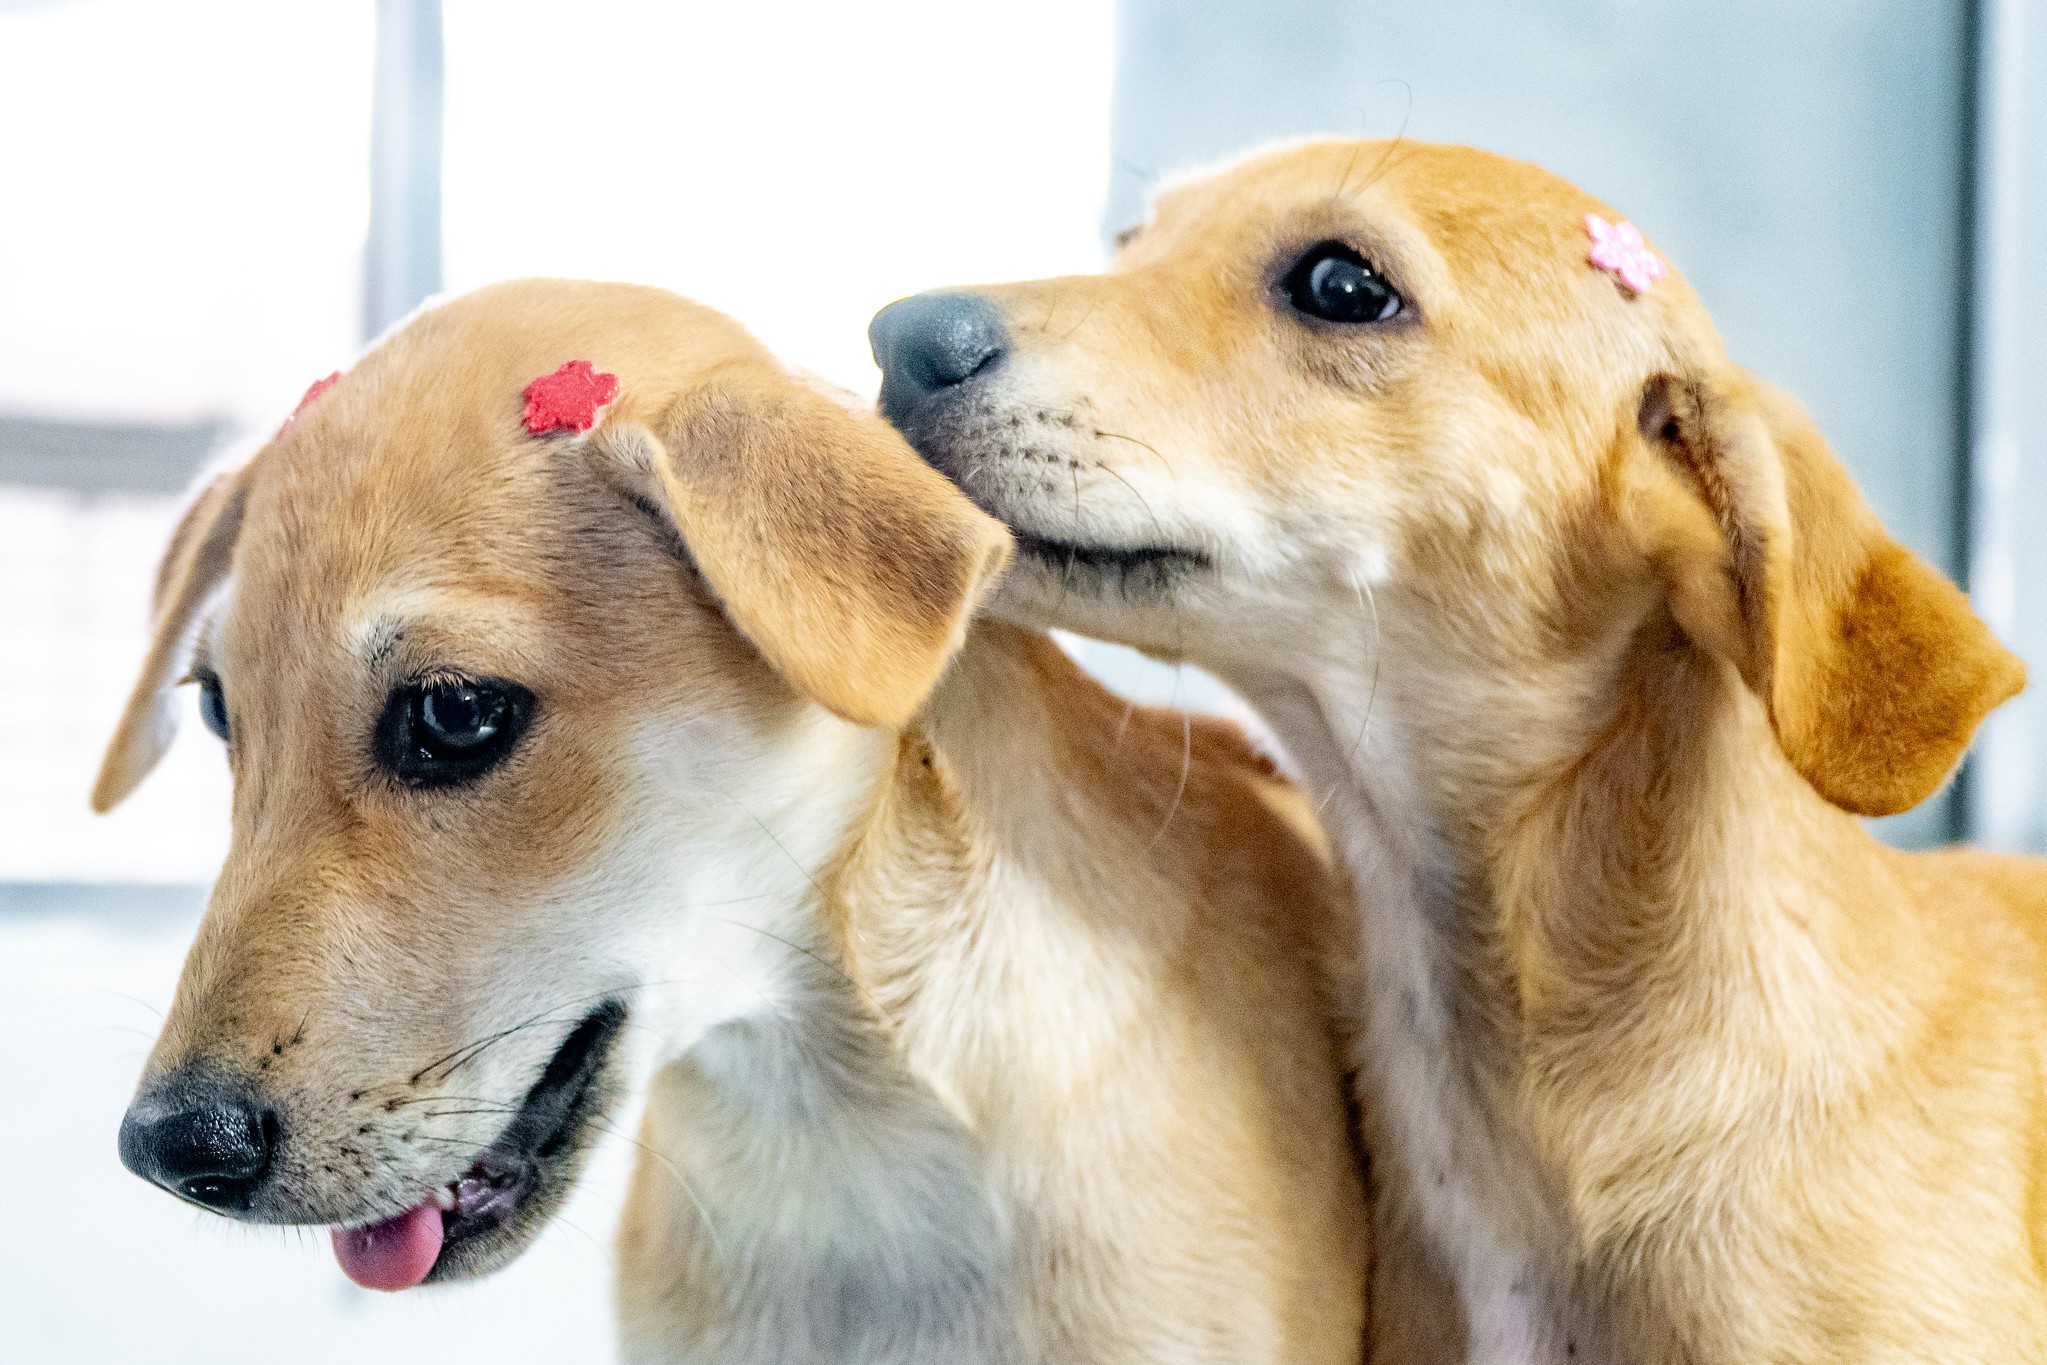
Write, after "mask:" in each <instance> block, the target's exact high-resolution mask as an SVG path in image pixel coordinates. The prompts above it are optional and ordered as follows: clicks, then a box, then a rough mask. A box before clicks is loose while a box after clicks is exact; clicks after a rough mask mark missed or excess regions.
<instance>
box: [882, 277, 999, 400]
mask: <svg viewBox="0 0 2047 1365" xmlns="http://www.w3.org/2000/svg"><path fill="white" fill-rule="evenodd" d="M867 343H868V345H870V346H872V347H873V348H874V363H875V364H877V365H879V366H881V415H882V416H884V417H886V418H888V419H889V420H890V421H891V422H895V423H897V424H898V425H900V424H901V423H902V421H903V419H904V418H906V417H908V416H910V415H911V414H912V413H913V412H915V410H916V409H917V408H918V406H919V405H921V404H922V403H924V402H925V401H927V400H928V399H930V398H931V397H932V395H934V394H938V393H943V392H944V391H945V390H947V389H950V388H954V387H957V386H958V385H960V384H964V383H966V382H967V381H968V380H969V379H972V378H973V377H974V376H975V375H979V374H986V373H987V372H988V371H989V370H992V369H993V368H995V366H996V365H997V364H999V363H1000V362H1001V360H1002V357H1003V356H1004V355H1005V354H1007V353H1008V350H1009V337H1008V335H1007V334H1006V333H1005V332H1004V331H1003V328H1002V314H1001V313H1000V312H999V311H997V309H996V307H995V305H994V304H993V303H992V302H990V301H989V300H987V299H985V298H983V297H982V296H981V295H979V294H918V295H916V296H915V297H914V298H907V299H904V300H902V301H901V302H900V303H892V304H890V305H889V306H888V307H886V308H884V309H882V310H881V311H880V312H879V313H876V314H875V315H874V321H873V322H870V323H869V324H867Z"/></svg>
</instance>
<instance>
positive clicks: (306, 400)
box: [270, 370, 341, 441]
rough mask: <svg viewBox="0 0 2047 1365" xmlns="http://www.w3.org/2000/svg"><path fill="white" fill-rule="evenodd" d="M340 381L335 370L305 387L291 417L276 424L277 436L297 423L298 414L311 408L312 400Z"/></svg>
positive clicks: (274, 438) (273, 438)
mask: <svg viewBox="0 0 2047 1365" xmlns="http://www.w3.org/2000/svg"><path fill="white" fill-rule="evenodd" d="M340 381H341V371H339V370H336V371H335V372H334V373H333V374H330V375H328V376H327V377H326V378H325V379H315V380H314V381H313V382H312V383H311V384H308V385H307V386H306V391H305V393H304V394H303V395H301V396H300V398H299V405H298V406H297V407H295V408H293V409H292V410H291V416H289V417H287V418H285V419H284V420H283V421H282V422H279V423H278V424H277V436H282V435H284V429H285V428H286V427H288V426H290V425H291V424H292V423H293V422H296V421H298V419H299V414H300V413H302V412H304V411H305V410H306V409H307V408H309V407H311V406H313V400H314V399H316V398H318V397H319V396H320V395H321V394H323V393H325V392H327V390H329V389H331V388H333V387H334V386H335V385H336V384H337V383H339V382H340ZM277 436H273V437H271V438H270V439H271V440H273V441H274V440H276V439H277Z"/></svg>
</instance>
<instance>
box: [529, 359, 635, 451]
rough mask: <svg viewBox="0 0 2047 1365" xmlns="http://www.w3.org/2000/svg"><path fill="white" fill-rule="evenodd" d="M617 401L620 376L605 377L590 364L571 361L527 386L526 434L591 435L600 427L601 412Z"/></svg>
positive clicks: (581, 361) (585, 361) (608, 375)
mask: <svg viewBox="0 0 2047 1365" xmlns="http://www.w3.org/2000/svg"><path fill="white" fill-rule="evenodd" d="M616 397H618V376H617V375H615V374H605V373H604V372H603V371H601V370H599V369H598V368H597V367H596V366H594V365H592V364H591V363H590V362H589V361H587V360H571V361H569V362H568V363H567V364H565V365H563V366H562V367H561V368H560V369H558V370H556V371H555V372H554V373H553V374H544V375H542V376H540V378H538V379H536V380H534V381H533V382H532V383H531V384H528V385H527V386H526V390H525V398H526V430H528V431H530V432H532V433H533V434H534V435H535V436H543V435H545V434H547V433H548V432H550V431H588V430H589V429H590V428H591V427H593V426H595V425H597V409H599V408H601V407H603V406H604V405H605V404H606V403H609V402H610V401H611V400H612V399H614V398H616Z"/></svg>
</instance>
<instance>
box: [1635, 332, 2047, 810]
mask: <svg viewBox="0 0 2047 1365" xmlns="http://www.w3.org/2000/svg"><path fill="white" fill-rule="evenodd" d="M1637 426H1638V429H1639V431H1640V433H1641V436H1642V438H1643V440H1644V442H1645V443H1646V444H1647V446H1648V447H1649V449H1650V450H1651V451H1652V452H1653V453H1654V454H1655V455H1656V456H1657V457H1659V459H1658V462H1659V463H1660V464H1661V465H1662V466H1663V468H1664V471H1665V473H1666V475H1667V476H1669V477H1667V478H1666V479H1664V480H1662V481H1660V482H1659V481H1658V480H1656V479H1654V478H1651V479H1649V480H1646V481H1643V482H1642V483H1641V484H1639V485H1638V500H1637V514H1638V525H1646V526H1647V527H1648V528H1649V530H1648V532H1647V534H1646V535H1645V536H1644V537H1643V539H1644V543H1645V545H1646V546H1647V548H1648V550H1649V554H1650V558H1651V560H1652V562H1653V563H1654V564H1656V566H1657V568H1658V570H1659V572H1660V574H1661V576H1662V578H1663V580H1664V583H1665V585H1666V588H1667V590H1668V593H1669V599H1670V603H1671V609H1672V613H1673V615H1674V616H1675V617H1676V619H1677V622H1678V624H1679V625H1680V626H1681V627H1682V628H1683V629H1684V630H1685V631H1686V633H1687V634H1689V635H1690V636H1691V637H1692V638H1693V639H1695V640H1696V641H1698V642H1699V643H1700V644H1701V645H1702V646H1704V647H1705V648H1707V649H1709V650H1712V651H1714V652H1715V653H1718V654H1720V655H1721V656H1722V657H1724V658H1726V659H1728V660H1730V661H1731V662H1732V663H1733V664H1734V666H1735V667H1736V668H1737V669H1738V670H1739V671H1740V673H1741V676H1742V678H1743V679H1744V680H1745V681H1746V682H1747V683H1748V685H1749V686H1750V687H1751V688H1752V689H1754V690H1755V692H1756V694H1757V695H1758V696H1759V697H1761V698H1762V700H1763V701H1764V703H1765V705H1766V706H1767V707H1768V708H1769V714H1770V721H1771V724H1772V726H1773V727H1774V729H1775V731H1776V734H1777V742H1778V744H1779V745H1780V747H1782V749H1783V751H1784V754H1785V756H1786V757H1787V758H1789V759H1790V760H1791V763H1792V765H1793V766H1794V767H1796V768H1797V769H1798V771H1799V772H1800V773H1802V774H1803V775H1804V776H1805V778H1806V780H1807V781H1808V782H1810V783H1811V784H1812V785H1813V787H1814V789H1815V790H1817V791H1818V792H1819V793H1820V795H1822V796H1824V797H1826V798H1827V800H1829V801H1831V802H1833V803H1834V804H1835V805H1837V806H1840V807H1841V808H1842V809H1844V810H1848V811H1852V812H1854V813H1856V814H1858V815H1894V814H1896V813H1898V812H1899V811H1904V810H1909V809H1911V808H1912V807H1913V806H1915V805H1917V804H1918V803H1919V802H1921V801H1923V800H1924V799H1926V797H1927V796H1929V795H1931V794H1932V793H1933V791H1934V790H1935V789H1936V788H1938V787H1939V786H1940V784H1941V783H1942V782H1943V781H1944V780H1945V779H1946V778H1947V776H1948V774H1949V773H1950V772H1951V771H1953V769H1954V766H1955V764H1956V763H1957V762H1959V761H1960V759H1961V756H1962V751H1963V750H1964V749H1965V748H1967V747H1968V744H1969V740H1970V737H1971V736H1973V735H1974V734H1975V731H1976V726H1977V725H1978V723H1980V722H1981V721H1982V719H1983V717H1984V716H1985V715H1987V714H1988V713H1989V712H1990V710H1991V709H1992V708H1993V707H1995V706H1997V705H1998V704H2000V703H2001V702H2004V701H2005V700H2007V699H2009V698H2010V697H2011V696H2013V695H2014V694H2015V693H2017V692H2018V690H2019V689H2020V687H2022V686H2023V685H2024V683H2025V668H2024V666H2023V665H2022V664H2021V663H2020V662H2019V661H2018V660H2017V659H2016V658H2014V657H2013V656H2012V655H2011V654H2010V653H2009V652H2008V651H2007V650H2006V649H2005V648H2004V647H2003V646H2002V645H2000V644H1999V643H1998V642H1997V639H1996V637H1994V636H1993V635H1992V634H1991V633H1990V630H1989V628H1988V627H1987V626H1985V625H1984V624H1983V622H1982V621H1981V620H1980V619H1979V618H1978V617H1977V616H1976V614H1975V613H1974V612H1973V611H1971V610H1970V608H1969V602H1968V599H1967V598H1966V597H1964V596H1963V595H1962V593H1961V592H1960V591H1959V590H1957V589H1956V587H1955V586H1954V584H1952V583H1950V582H1949V581H1948V580H1947V579H1946V578H1945V577H1944V576H1943V575H1942V574H1940V573H1939V571H1937V570H1935V569H1934V568H1933V567H1932V566H1930V565H1928V564H1927V563H1926V562H1925V561H1923V560H1921V559H1920V558H1919V557H1918V556H1916V555H1914V554H1913V553H1912V552H1911V551H1910V550H1908V549H1906V548H1905V547H1904V546H1903V545H1900V544H1899V543H1898V542H1897V541H1895V540H1893V539H1891V537H1890V536H1889V535H1888V534H1886V533H1885V531H1884V529H1883V526H1882V525H1881V524H1880V523H1879V522H1878V521H1877V519H1876V516H1875V514H1874V513H1873V512H1871V511H1870V509H1869V507H1868V505H1867V504H1866V503H1864V502H1863V500H1862V496H1861V494H1860V493H1859V492H1858V491H1857V490H1856V488H1855V485H1854V482H1853V481H1852V480H1851V479H1850V478H1849V477H1848V473H1847V471H1846V470H1845V469H1843V468H1842V467H1841V464H1840V462H1839V461H1838V460H1836V459H1835V458H1834V455H1833V452H1832V451H1830V450H1829V449H1828V448H1827V444H1826V442H1825V440H1824V439H1823V438H1822V437H1821V436H1820V434H1819V432H1818V430H1817V429H1816V428H1815V427H1814V426H1813V424H1812V422H1811V420H1810V419H1809V418H1808V417H1807V416H1806V415H1805V413H1804V412H1803V411H1802V410H1801V409H1800V408H1799V407H1798V405H1797V404H1796V403H1795V402H1794V401H1793V400H1792V399H1791V398H1789V397H1788V396H1786V395H1784V394H1782V393H1778V392H1776V391H1774V390H1770V389H1767V388H1765V387H1764V386H1762V385H1759V384H1757V383H1755V382H1754V381H1753V380H1750V379H1748V378H1747V377H1746V376H1745V375H1742V374H1740V373H1739V372H1737V371H1732V370H1730V371H1728V372H1726V373H1724V374H1720V375H1716V376H1714V377H1713V378H1712V379H1709V380H1699V379H1680V378H1677V377H1675V376H1671V375H1659V376H1657V377H1656V378H1654V379H1651V380H1650V381H1649V383H1648V385H1647V387H1646V388H1645V389H1644V391H1643V395H1642V402H1641V407H1640V410H1639V415H1638V421H1637Z"/></svg>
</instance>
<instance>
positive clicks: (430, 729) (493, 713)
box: [377, 679, 533, 787]
mask: <svg viewBox="0 0 2047 1365" xmlns="http://www.w3.org/2000/svg"><path fill="white" fill-rule="evenodd" d="M532 710H533V694H532V693H531V692H528V691H527V690H526V689H525V688H523V687H521V686H519V685H518V684H517V683H509V682H481V681H471V680H469V679H445V680H440V681H435V682H423V683H412V684H410V685H408V686H405V687H401V688H399V689H398V690H397V691H395V692H393V693H392V694H391V697H390V700H388V701H386V702H385V703H384V714H383V716H382V718H380V719H379V720H378V721H377V757H378V759H379V760H380V761H381V762H382V763H383V765H384V766H385V767H386V768H388V769H390V770H391V773H392V774H393V775H394V776H395V777H397V778H398V780H399V781H401V782H404V783H405V784H407V785H408V786H413V787H445V786H448V785H451V784H453V783H456V782H467V781H469V780H470V779H471V778H475V777H480V776H482V774H483V773H484V771H485V770H486V769H488V768H490V767H491V766H492V765H493V764H495V763H496V762H497V761H498V760H499V759H501V758H503V757H504V756H505V755H506V754H507V753H509V752H511V748H512V745H513V743H514V742H516V741H517V740H518V738H519V732H520V731H521V730H523V729H525V727H526V720H527V717H528V716H529V715H531V714H532Z"/></svg>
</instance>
